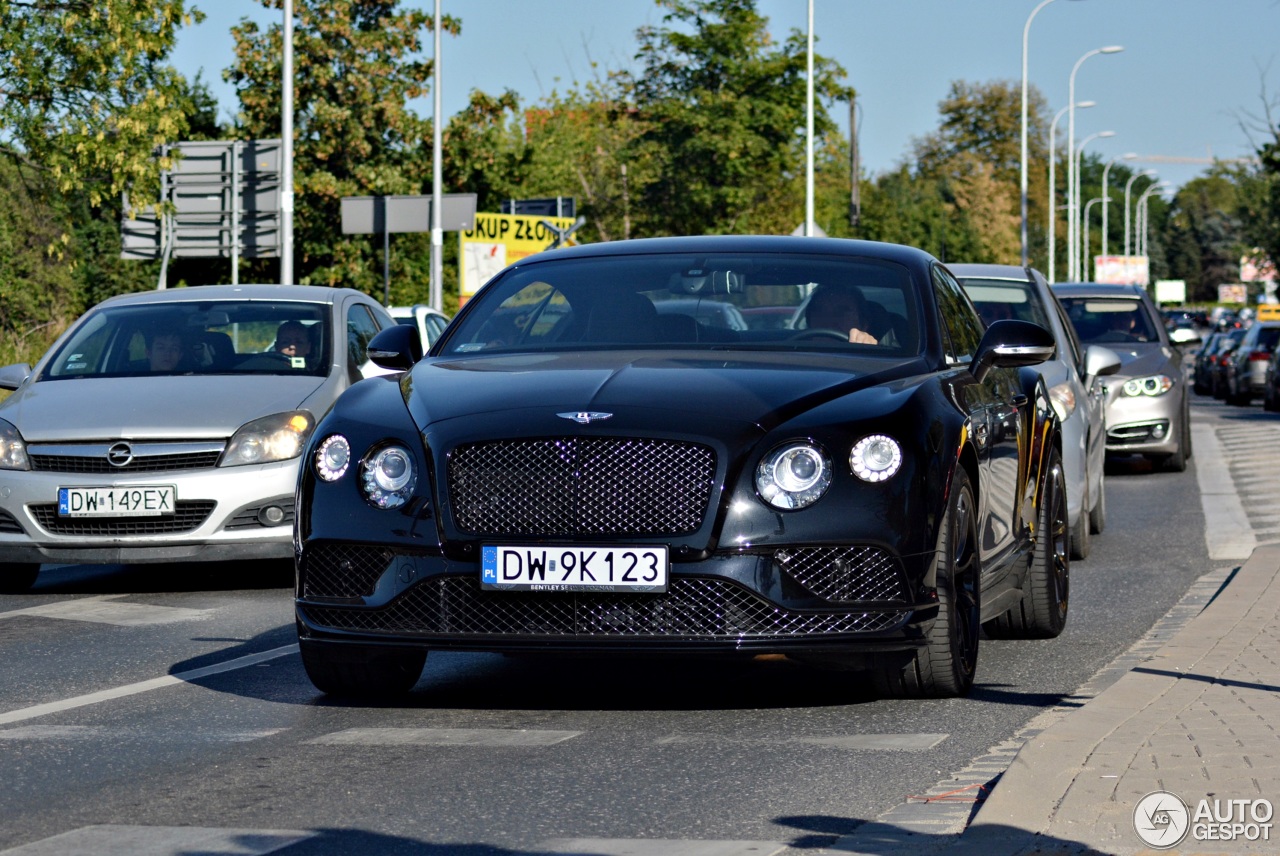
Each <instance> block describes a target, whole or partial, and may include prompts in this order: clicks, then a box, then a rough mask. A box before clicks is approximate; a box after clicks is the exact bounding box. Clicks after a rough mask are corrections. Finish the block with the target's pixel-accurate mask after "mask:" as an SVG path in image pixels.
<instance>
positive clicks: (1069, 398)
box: [1049, 383, 1076, 422]
mask: <svg viewBox="0 0 1280 856" xmlns="http://www.w3.org/2000/svg"><path fill="white" fill-rule="evenodd" d="M1049 401H1050V402H1051V403H1052V404H1053V409H1054V410H1055V411H1056V412H1057V414H1058V419H1060V420H1061V421H1063V422H1065V421H1066V420H1067V417H1068V416H1070V415H1071V414H1072V413H1074V412H1075V409H1076V394H1075V391H1074V390H1072V389H1071V384H1069V383H1060V384H1058V385H1057V386H1054V387H1051V388H1050V389H1049Z"/></svg>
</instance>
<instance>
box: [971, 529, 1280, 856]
mask: <svg viewBox="0 0 1280 856" xmlns="http://www.w3.org/2000/svg"><path fill="white" fill-rule="evenodd" d="M1278 575H1280V545H1267V546H1262V547H1259V548H1257V549H1256V550H1254V552H1253V554H1252V556H1250V558H1249V560H1248V561H1247V562H1245V564H1244V566H1243V567H1242V568H1241V569H1240V571H1239V572H1238V573H1237V574H1236V575H1235V577H1234V578H1233V579H1232V580H1231V582H1230V583H1229V585H1228V586H1227V587H1226V588H1225V589H1224V590H1223V591H1222V592H1220V593H1219V595H1218V596H1217V598H1215V599H1214V600H1213V601H1212V602H1211V603H1210V604H1209V605H1208V606H1207V607H1205V609H1204V611H1202V612H1201V613H1200V614H1199V615H1198V616H1196V617H1195V618H1194V619H1192V620H1191V621H1190V622H1189V623H1188V624H1187V625H1186V626H1185V627H1184V628H1183V629H1182V630H1181V631H1179V632H1178V634H1177V635H1175V636H1174V637H1173V638H1172V639H1171V640H1170V641H1169V643H1168V644H1167V645H1165V646H1164V647H1163V648H1162V649H1161V650H1160V652H1159V653H1158V654H1157V655H1156V656H1154V657H1153V658H1152V659H1151V660H1150V661H1149V663H1148V664H1146V665H1144V666H1143V668H1142V670H1141V671H1138V670H1135V671H1131V672H1129V673H1128V674H1126V675H1125V676H1124V677H1122V678H1121V679H1120V680H1119V681H1117V682H1116V683H1115V684H1113V685H1112V686H1111V687H1109V688H1108V689H1106V690H1105V691H1104V692H1102V693H1101V694H1100V695H1098V696H1097V697H1096V698H1094V699H1092V700H1091V701H1090V702H1089V703H1088V704H1086V705H1085V706H1084V707H1083V708H1081V709H1080V710H1078V711H1075V712H1074V713H1072V714H1071V715H1070V716H1068V717H1066V718H1065V719H1063V720H1061V721H1060V722H1058V723H1055V724H1054V725H1052V726H1051V727H1049V728H1048V729H1046V730H1045V731H1043V732H1042V733H1041V734H1039V735H1038V736H1037V737H1036V738H1035V739H1033V740H1031V741H1028V742H1027V743H1026V744H1025V745H1024V746H1023V747H1022V749H1021V750H1019V752H1018V754H1017V756H1016V757H1015V758H1014V761H1013V763H1012V765H1010V767H1009V769H1008V770H1007V771H1006V772H1005V773H1004V775H1003V776H1002V777H1001V779H1000V781H999V783H998V784H997V785H996V787H995V789H994V790H993V792H992V793H991V795H990V796H989V797H988V798H987V800H986V802H985V803H984V804H983V806H982V808H981V809H980V810H979V811H978V814H977V816H976V817H975V818H974V821H973V822H972V823H971V824H970V825H969V828H968V829H967V830H966V831H965V833H964V835H963V836H962V837H961V838H960V840H959V841H958V842H957V844H956V845H955V846H953V847H952V848H949V849H948V853H974V854H980V856H995V854H1005V853H1020V852H1026V851H1029V850H1032V849H1035V848H1036V847H1037V841H1038V840H1039V845H1040V846H1048V847H1049V848H1059V849H1061V848H1064V847H1071V845H1072V844H1073V843H1074V844H1076V846H1080V847H1085V848H1087V847H1088V846H1089V845H1088V844H1086V843H1085V842H1083V841H1081V840H1080V839H1079V838H1077V837H1076V836H1075V835H1064V834H1063V833H1064V831H1065V830H1064V828H1063V827H1068V828H1069V827H1070V826H1071V823H1072V818H1070V817H1067V816H1066V815H1072V814H1073V812H1070V811H1064V809H1065V808H1067V804H1068V803H1074V802H1076V801H1077V799H1079V798H1081V797H1083V798H1084V799H1085V800H1086V801H1089V802H1093V803H1094V804H1095V806H1097V805H1104V804H1106V803H1107V802H1108V801H1111V802H1114V795H1113V794H1112V793H1110V792H1109V790H1110V789H1113V788H1114V787H1115V785H1114V783H1105V782H1099V780H1098V777H1097V776H1096V775H1091V776H1090V777H1088V778H1082V777H1081V774H1082V773H1084V772H1085V770H1086V768H1093V769H1094V771H1095V772H1096V770H1097V769H1099V768H1101V769H1114V770H1116V771H1117V773H1120V774H1123V773H1124V772H1125V771H1127V770H1128V769H1129V768H1130V767H1131V765H1132V762H1133V760H1134V759H1135V758H1136V756H1137V755H1138V754H1139V753H1140V752H1141V751H1142V745H1141V744H1139V745H1134V739H1133V737H1134V734H1135V733H1146V734H1149V733H1151V728H1150V727H1148V726H1150V725H1153V724H1155V723H1154V720H1156V719H1157V718H1158V717H1157V716H1151V713H1152V710H1151V709H1152V708H1153V707H1156V706H1157V705H1158V704H1159V703H1160V702H1161V701H1162V699H1163V698H1164V697H1166V696H1169V695H1170V694H1171V693H1172V694H1175V695H1176V690H1177V689H1178V688H1179V684H1180V683H1182V678H1181V676H1182V675H1185V674H1188V673H1190V672H1192V671H1193V670H1194V672H1195V674H1196V676H1197V678H1198V679H1199V680H1200V681H1201V682H1203V681H1205V680H1206V679H1216V678H1220V677H1222V675H1223V673H1224V672H1226V671H1227V670H1228V669H1231V668H1232V667H1233V665H1235V662H1236V658H1234V657H1229V656H1221V655H1224V654H1228V653H1230V652H1229V651H1228V650H1226V649H1233V648H1236V647H1239V648H1240V650H1239V651H1238V652H1237V653H1240V654H1243V653H1245V651H1246V650H1247V646H1248V644H1249V642H1250V640H1251V639H1252V638H1253V636H1252V635H1251V634H1250V633H1248V632H1247V631H1246V632H1243V633H1241V634H1240V638H1239V639H1238V640H1237V642H1238V644H1234V645H1233V643H1232V641H1231V639H1230V637H1231V634H1232V631H1233V630H1234V629H1235V628H1236V627H1237V626H1239V625H1242V624H1244V625H1252V624H1255V623H1256V621H1257V620H1258V618H1259V617H1261V618H1262V619H1263V620H1265V619H1266V616H1253V617H1252V620H1251V617H1250V613H1251V612H1252V611H1254V607H1255V606H1257V605H1259V603H1260V601H1261V600H1263V593H1264V592H1265V591H1266V590H1267V589H1268V588H1269V587H1270V586H1271V585H1272V584H1273V583H1274V582H1275V581H1276V579H1277V576H1278ZM1275 610H1276V607H1275V605H1274V604H1270V603H1267V604H1265V605H1264V606H1263V610H1261V611H1266V612H1268V614H1269V615H1274V613H1275ZM1241 629H1242V631H1243V630H1246V628H1245V627H1242V628H1241ZM1215 649H1217V650H1216V651H1215ZM1211 652H1213V653H1214V654H1215V656H1214V657H1212V658H1209V657H1208V656H1207V655H1209V654H1210V653H1211ZM1144 714H1146V715H1148V718H1149V719H1150V720H1152V722H1147V721H1146V720H1143V719H1142V718H1143V716H1144ZM1121 731H1123V732H1124V735H1123V739H1117V741H1116V743H1117V745H1115V746H1111V747H1105V746H1103V744H1104V743H1105V742H1106V741H1107V739H1108V737H1110V736H1112V735H1115V734H1117V732H1121ZM1115 778H1116V777H1114V776H1113V777H1110V779H1111V781H1112V782H1114V779H1115ZM1175 785H1176V783H1174V782H1166V786H1167V787H1173V788H1174V789H1175V790H1176V787H1174V786H1175ZM1073 787H1074V788H1076V790H1075V791H1073V790H1072V789H1073ZM1069 791H1071V792H1072V793H1071V794H1070V795H1069V794H1068V792H1069ZM1069 796H1070V799H1069ZM1082 816H1083V815H1082ZM1082 826H1088V828H1080V829H1079V830H1078V832H1079V833H1081V835H1082V837H1083V836H1085V835H1087V834H1088V833H1089V832H1091V831H1093V830H1092V826H1091V825H1089V824H1088V823H1087V822H1086V823H1085V824H1082ZM1041 836H1043V838H1041ZM1132 843H1136V840H1135V841H1134V842H1132ZM1125 849H1132V850H1138V849H1141V848H1140V847H1126V848H1125Z"/></svg>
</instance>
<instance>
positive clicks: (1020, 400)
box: [1012, 392, 1027, 409]
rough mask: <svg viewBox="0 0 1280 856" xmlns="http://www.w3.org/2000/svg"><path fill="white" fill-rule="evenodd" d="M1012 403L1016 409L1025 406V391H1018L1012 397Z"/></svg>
mask: <svg viewBox="0 0 1280 856" xmlns="http://www.w3.org/2000/svg"><path fill="white" fill-rule="evenodd" d="M1012 403H1013V406H1014V407H1017V408H1018V409H1022V408H1023V407H1025V406H1026V405H1027V395H1026V393H1024V392H1020V393H1018V394H1017V395H1015V396H1014V397H1013V402H1012Z"/></svg>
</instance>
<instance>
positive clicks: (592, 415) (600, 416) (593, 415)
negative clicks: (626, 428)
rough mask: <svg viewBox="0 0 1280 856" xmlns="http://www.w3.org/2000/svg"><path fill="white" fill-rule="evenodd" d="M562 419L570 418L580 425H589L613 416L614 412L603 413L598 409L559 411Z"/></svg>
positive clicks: (558, 414)
mask: <svg viewBox="0 0 1280 856" xmlns="http://www.w3.org/2000/svg"><path fill="white" fill-rule="evenodd" d="M556 416H559V417H560V418H561V419H568V420H569V421H570V422H577V423H578V424H579V425H589V424H591V423H592V422H603V421H604V420H606V419H611V418H613V414H612V413H601V412H600V411H598V410H579V411H577V412H576V413H557V414H556Z"/></svg>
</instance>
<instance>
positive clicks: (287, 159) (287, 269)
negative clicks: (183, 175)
mask: <svg viewBox="0 0 1280 856" xmlns="http://www.w3.org/2000/svg"><path fill="white" fill-rule="evenodd" d="M281 36H282V38H283V46H284V58H283V60H282V62H281V72H282V74H283V77H284V80H283V81H282V84H283V85H282V86H281V90H282V91H281V94H282V96H283V98H282V99H281V100H282V102H283V103H282V104H281V105H280V145H281V147H282V149H283V151H282V152H281V153H280V159H281V160H282V161H283V163H282V164H281V165H280V166H281V169H280V284H281V285H292V284H293V0H284V32H283V33H282V34H281Z"/></svg>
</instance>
